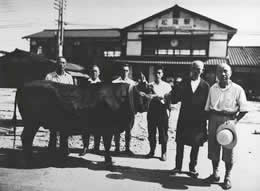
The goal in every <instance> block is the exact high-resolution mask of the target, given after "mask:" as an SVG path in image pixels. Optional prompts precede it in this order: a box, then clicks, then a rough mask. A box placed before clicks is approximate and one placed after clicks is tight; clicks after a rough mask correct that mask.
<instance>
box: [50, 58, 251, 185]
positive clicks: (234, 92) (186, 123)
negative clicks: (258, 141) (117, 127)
mask: <svg viewBox="0 0 260 191" xmlns="http://www.w3.org/2000/svg"><path fill="white" fill-rule="evenodd" d="M65 64H66V60H65V59H64V58H59V59H58V67H57V70H56V71H55V72H53V73H51V74H48V75H47V76H46V79H47V80H52V81H55V82H60V83H66V84H72V83H73V80H72V77H71V76H70V75H69V74H68V73H66V72H65V70H64V66H65ZM203 71H204V63H203V62H202V61H199V60H197V61H193V62H192V64H191V67H190V76H189V78H187V79H185V80H183V81H182V82H181V83H180V84H178V85H175V86H174V87H173V88H172V87H171V86H170V84H168V83H167V82H165V81H163V80H162V78H163V75H164V73H163V72H164V71H163V68H162V67H161V66H156V67H155V73H154V74H155V80H154V82H152V83H150V84H149V86H150V87H151V90H152V91H151V94H150V95H149V96H150V99H151V101H150V103H149V109H148V112H147V122H148V140H149V145H150V152H149V153H148V154H147V155H146V157H147V158H151V157H153V156H154V154H155V149H156V131H157V129H158V132H159V144H161V158H160V159H161V160H162V161H165V160H167V142H168V119H169V111H168V110H169V107H168V104H169V100H170V102H171V104H176V103H178V102H181V107H180V113H179V117H178V122H177V128H176V157H175V168H174V169H173V170H172V171H171V172H170V173H171V174H176V173H179V172H181V170H182V163H183V153H184V146H185V145H188V146H190V147H191V152H190V163H189V171H190V173H192V174H193V175H194V176H196V177H197V176H198V172H197V171H196V165H197V161H198V154H199V149H200V147H201V146H203V144H204V143H205V142H206V141H208V158H209V159H210V160H211V161H212V169H213V173H212V174H211V175H210V176H209V177H207V178H206V179H205V182H207V183H213V182H218V181H219V180H220V177H219V175H218V166H219V161H220V150H221V148H222V150H223V151H222V152H223V154H222V160H223V161H224V162H225V169H226V172H225V178H224V184H223V188H224V189H230V188H231V179H230V175H231V169H232V167H233V163H234V157H233V148H231V149H230V148H229V149H227V148H224V147H221V145H220V144H219V143H218V142H217V140H216V133H217V128H218V127H219V126H220V125H221V124H223V123H224V122H227V121H228V122H232V123H234V124H236V123H237V122H238V121H239V120H240V119H241V118H242V117H243V116H244V115H245V114H246V112H247V111H248V108H247V100H246V96H245V92H244V90H243V89H242V87H241V86H239V85H238V84H236V83H234V82H232V81H231V80H230V77H231V74H232V70H231V67H230V66H229V65H228V64H226V63H222V64H219V65H217V68H216V83H215V84H214V85H213V86H211V87H210V86H209V84H208V83H207V82H206V81H205V80H203V79H202V78H201V75H202V73H203ZM99 75H100V69H99V67H98V66H97V65H94V66H93V67H92V70H91V75H90V78H89V83H91V84H94V83H100V82H101V80H100V78H99ZM112 83H128V84H131V85H134V84H135V82H134V81H133V80H131V79H130V78H129V66H128V65H123V66H122V68H121V71H120V76H119V77H118V78H117V79H115V80H114V81H112ZM207 121H208V123H207ZM133 124H134V117H133V119H132V121H131V124H129V129H128V130H127V131H126V132H125V142H126V145H125V151H126V152H127V153H131V151H130V138H131V134H130V131H131V128H132V126H133ZM52 136H56V135H52ZM89 136H90V135H85V136H83V142H84V148H85V150H84V151H83V154H85V153H86V152H87V150H86V149H88V145H89ZM100 138H101V137H100V136H95V144H94V149H95V150H96V151H98V150H99V144H100ZM114 140H115V150H116V151H120V134H116V135H115V138H114ZM50 144H54V143H52V142H51V141H50Z"/></svg>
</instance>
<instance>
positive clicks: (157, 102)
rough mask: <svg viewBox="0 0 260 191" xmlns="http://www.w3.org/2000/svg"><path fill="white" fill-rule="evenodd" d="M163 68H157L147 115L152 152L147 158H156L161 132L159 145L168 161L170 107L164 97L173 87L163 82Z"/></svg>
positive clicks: (164, 159)
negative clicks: (157, 132) (157, 138)
mask: <svg viewBox="0 0 260 191" xmlns="http://www.w3.org/2000/svg"><path fill="white" fill-rule="evenodd" d="M162 77H163V68H162V66H157V67H156V68H155V81H154V82H152V83H151V84H150V85H151V88H152V90H153V92H154V94H153V95H152V100H151V102H150V104H149V109H148V113H147V121H148V140H149V144H150V152H149V153H148V154H147V155H146V157H147V158H151V157H153V156H154V152H155V147H156V130H157V128H158V131H159V143H160V144H161V146H162V148H161V149H162V150H161V151H162V155H161V160H162V161H166V160H167V156H166V154H167V141H168V128H169V126H168V113H167V108H168V106H167V105H166V104H165V100H164V97H165V95H166V94H168V93H170V91H171V90H172V88H171V85H170V84H168V83H167V82H165V81H163V80H162Z"/></svg>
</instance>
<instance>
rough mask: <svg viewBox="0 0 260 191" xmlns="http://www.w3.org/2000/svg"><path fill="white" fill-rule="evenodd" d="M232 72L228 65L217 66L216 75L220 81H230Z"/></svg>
mask: <svg viewBox="0 0 260 191" xmlns="http://www.w3.org/2000/svg"><path fill="white" fill-rule="evenodd" d="M231 74H232V72H231V68H230V67H229V66H228V65H221V66H218V67H217V72H216V75H217V78H218V80H219V82H220V83H228V81H229V79H230V77H231Z"/></svg>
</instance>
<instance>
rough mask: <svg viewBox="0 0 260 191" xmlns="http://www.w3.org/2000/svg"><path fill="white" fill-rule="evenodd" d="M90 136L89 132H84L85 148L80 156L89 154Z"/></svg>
mask: <svg viewBox="0 0 260 191" xmlns="http://www.w3.org/2000/svg"><path fill="white" fill-rule="evenodd" d="M89 138H90V134H89V133H83V135H82V142H83V150H82V152H81V153H80V156H84V155H85V154H87V152H88V147H89Z"/></svg>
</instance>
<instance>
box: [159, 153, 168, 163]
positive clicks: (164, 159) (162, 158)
mask: <svg viewBox="0 0 260 191" xmlns="http://www.w3.org/2000/svg"><path fill="white" fill-rule="evenodd" d="M160 160H161V161H166V160H167V155H166V153H164V154H162V156H161V158H160Z"/></svg>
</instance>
